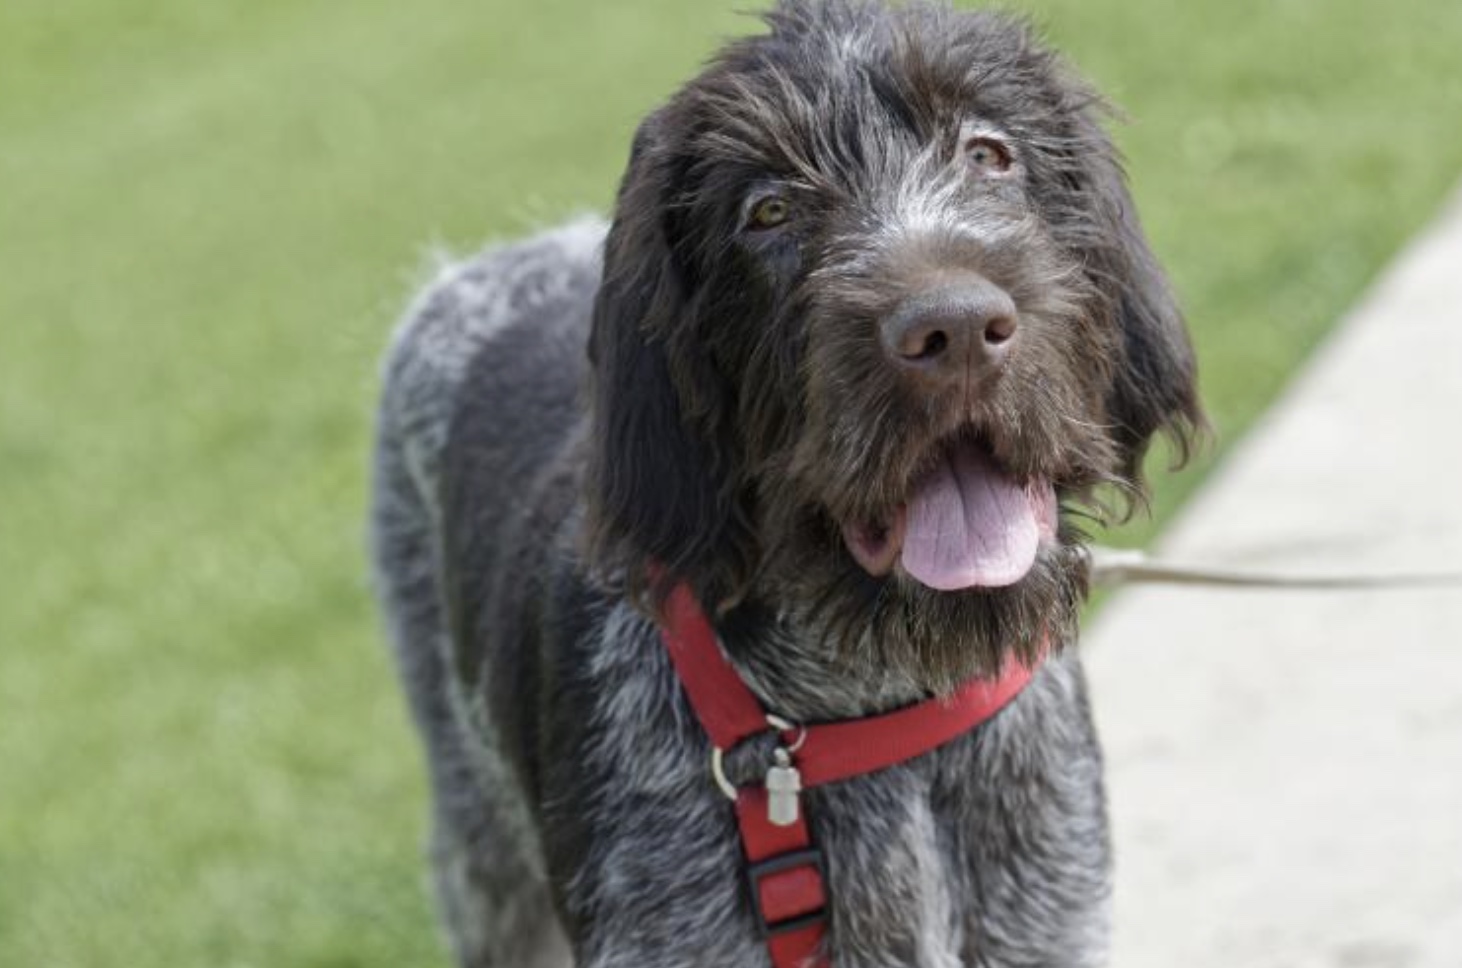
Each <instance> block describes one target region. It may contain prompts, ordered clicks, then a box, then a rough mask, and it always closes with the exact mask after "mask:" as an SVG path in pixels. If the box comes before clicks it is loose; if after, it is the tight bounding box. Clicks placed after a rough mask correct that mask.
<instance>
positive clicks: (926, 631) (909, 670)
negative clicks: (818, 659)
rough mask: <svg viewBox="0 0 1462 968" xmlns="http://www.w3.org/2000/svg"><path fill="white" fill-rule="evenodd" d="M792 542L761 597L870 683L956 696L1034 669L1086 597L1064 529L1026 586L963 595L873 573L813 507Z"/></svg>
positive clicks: (781, 546)
mask: <svg viewBox="0 0 1462 968" xmlns="http://www.w3.org/2000/svg"><path fill="white" fill-rule="evenodd" d="M783 533H784V534H787V533H786V532H783ZM788 537H789V538H790V540H783V541H781V542H779V543H778V544H777V545H776V546H775V547H774V548H772V549H771V550H770V553H769V560H768V561H767V563H766V567H765V568H764V569H763V571H762V576H763V578H762V581H760V582H759V587H758V589H757V592H756V593H755V594H756V597H757V598H758V599H761V600H762V601H763V602H765V603H766V604H768V605H769V606H771V607H772V609H773V610H774V611H775V612H776V613H777V614H778V615H779V616H780V617H781V618H782V621H783V622H784V623H786V625H787V626H789V629H788V631H790V632H791V633H792V635H793V636H794V637H795V639H796V640H798V641H800V642H805V643H809V644H810V645H811V646H812V647H813V648H816V649H818V650H820V651H822V652H823V654H824V655H826V656H827V657H828V658H830V659H832V660H833V661H834V662H835V663H836V665H837V666H838V667H839V668H840V669H841V670H843V671H844V672H845V673H846V674H847V675H850V676H852V677H855V678H857V679H858V680H860V681H863V682H876V681H880V680H885V679H889V678H895V679H898V680H901V681H904V682H908V683H911V684H914V685H915V686H917V687H918V688H920V689H922V690H924V691H927V692H930V693H934V694H948V693H950V692H952V691H953V690H955V689H957V688H958V687H959V686H960V685H961V684H963V683H964V682H966V681H968V680H969V679H971V678H974V677H989V676H992V675H994V674H996V673H998V672H999V670H1000V669H1001V668H1002V667H1003V666H1004V665H1005V663H1007V662H1009V661H1011V660H1018V661H1022V662H1025V663H1027V664H1029V663H1032V662H1034V661H1035V660H1036V659H1037V658H1038V656H1039V655H1040V653H1041V650H1042V649H1043V648H1046V647H1048V646H1049V647H1055V646H1057V645H1059V644H1060V643H1064V642H1067V641H1071V640H1072V638H1073V636H1074V632H1075V626H1076V620H1077V615H1078V611H1079V608H1080V605H1081V602H1082V600H1083V599H1084V598H1085V595H1086V568H1085V564H1084V556H1083V555H1082V553H1081V551H1080V547H1079V544H1078V541H1079V537H1080V536H1079V535H1078V534H1076V533H1075V532H1074V531H1072V530H1070V529H1065V528H1063V529H1062V534H1061V535H1060V536H1059V538H1058V540H1056V541H1054V542H1051V543H1049V544H1046V545H1045V546H1043V547H1042V549H1041V551H1040V554H1039V556H1038V557H1037V559H1036V562H1035V564H1034V565H1033V566H1032V568H1031V569H1030V571H1029V572H1028V573H1027V574H1026V575H1025V576H1024V577H1023V578H1022V579H1021V580H1020V581H1018V582H1016V583H1015V584H1012V585H1009V586H1007V587H1003V588H972V589H966V590H961V591H936V590H934V589H931V588H928V587H925V586H924V585H921V584H920V583H918V582H917V581H915V580H913V579H912V578H910V577H908V576H907V575H903V574H891V575H887V576H883V577H875V576H872V575H869V574H868V573H867V572H866V571H864V570H863V569H862V568H861V567H860V566H859V565H858V564H857V563H856V562H855V561H854V560H853V557H852V556H851V555H850V554H849V553H848V551H847V549H846V547H845V545H844V543H843V540H842V538H841V536H840V535H839V533H838V529H837V526H836V525H835V524H833V523H832V522H831V521H830V520H829V519H828V518H827V516H826V515H825V514H823V513H820V512H817V511H815V510H812V509H806V510H804V512H803V514H802V515H801V521H800V524H799V525H798V526H797V527H796V528H795V530H794V532H793V533H792V534H791V535H788Z"/></svg>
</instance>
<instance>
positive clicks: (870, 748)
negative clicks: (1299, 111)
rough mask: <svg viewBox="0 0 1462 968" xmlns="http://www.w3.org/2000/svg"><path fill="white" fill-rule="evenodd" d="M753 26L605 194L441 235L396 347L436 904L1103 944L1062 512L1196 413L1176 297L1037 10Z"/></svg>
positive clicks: (493, 939) (795, 3) (600, 942)
mask: <svg viewBox="0 0 1462 968" xmlns="http://www.w3.org/2000/svg"><path fill="white" fill-rule="evenodd" d="M766 21H767V25H768V30H767V32H764V33H761V34H758V35H756V36H752V37H749V38H747V39H744V40H740V41H737V42H735V43H732V44H730V45H729V46H727V47H726V48H725V49H724V50H723V51H721V52H720V54H719V55H717V56H716V57H715V59H714V60H713V61H712V62H711V63H710V65H709V66H708V67H707V68H706V69H705V70H704V72H702V73H701V74H700V75H699V76H698V77H696V78H695V79H693V80H692V81H691V82H690V83H689V84H687V85H686V86H685V87H684V88H683V89H681V90H680V91H679V92H677V93H676V94H675V95H674V96H672V97H671V98H670V99H669V101H668V102H666V103H665V104H664V105H663V106H662V107H660V108H659V109H657V110H656V111H654V112H653V113H652V114H651V115H650V116H649V117H648V118H646V119H645V121H644V123H643V124H642V125H641V126H640V129H639V132H638V134H637V135H636V137H635V141H634V145H633V149H632V151H631V154H630V160H629V166H628V170H627V171H626V173H625V176H624V181H623V184H622V187H621V188H620V192H619V196H618V200H617V203H616V206H615V211H614V220H613V222H612V224H610V225H609V226H608V227H607V229H606V227H605V226H603V225H601V224H599V223H597V222H592V221H585V222H579V223H576V224H572V225H568V226H566V227H563V228H560V229H557V230H554V231H549V232H546V233H544V234H541V235H539V236H537V237H534V238H531V239H528V240H526V241H523V242H520V243H517V244H513V245H508V246H504V247H501V248H497V249H493V250H491V251H489V252H486V253H484V254H483V255H481V256H479V257H477V258H474V259H471V260H468V261H466V262H463V263H461V264H458V265H455V266H452V267H450V268H449V269H447V270H446V271H444V272H443V274H442V275H441V277H440V278H439V279H438V280H437V281H436V282H435V283H434V284H432V285H431V286H430V287H429V288H428V289H427V291H426V292H425V293H424V294H423V295H422V296H421V297H420V298H419V300H418V302H417V303H416V305H415V306H414V308H413V309H412V310H411V311H410V314H409V316H408V318H407V320H406V322H405V324H404V325H403V326H402V328H401V330H400V332H399V334H398V335H397V337H396V340H395V344H394V346H393V348H392V350H391V352H390V356H389V359H388V361H387V363H386V367H385V376H386V380H385V383H386V385H385V392H384V403H383V406H382V410H381V415H380V425H379V436H378V448H377V453H376V458H375V492H374V508H373V536H374V550H375V564H376V570H377V576H378V583H379V588H380V594H381V597H382V599H383V600H384V605H385V611H386V615H387V619H388V624H389V627H390V632H391V636H392V638H393V640H394V643H395V651H396V657H397V660H398V663H399V668H400V672H401V677H402V680H403V682H404V684H405V688H406V692H407V695H408V697H409V699H410V703H411V708H412V711H413V713H414V715H415V719H416V723H417V726H418V727H419V729H420V732H421V735H422V738H423V741H424V744H425V747H426V752H427V762H428V766H429V770H430V778H431V786H432V792H433V803H434V807H433V812H432V831H433V832H432V841H431V843H432V847H431V863H432V867H433V871H434V875H435V882H436V890H437V895H438V899H439V902H440V907H441V911H442V916H443V919H444V921H445V923H446V926H447V931H448V934H449V936H450V939H451V942H452V945H453V947H454V950H455V952H456V956H457V959H458V960H459V962H460V963H461V964H462V965H464V966H472V968H527V966H544V968H546V966H550V965H554V966H561V965H568V964H574V965H578V966H581V968H754V966H763V968H765V966H769V965H775V966H777V968H790V966H793V965H802V966H814V965H817V966H829V965H830V966H834V968H893V966H922V968H956V966H982V968H997V966H1000V968H1003V966H1009V968H1014V966H1021V968H1028V966H1087V965H1098V964H1101V963H1103V960H1104V957H1105V948H1106V939H1107V933H1108V924H1107V923H1108V902H1109V899H1110V862H1109V841H1108V834H1107V821H1106V815H1105V808H1104V802H1103V792H1102V764H1101V754H1100V751H1099V748H1098V745H1097V740H1096V737H1095V735H1094V733H1093V729H1092V723H1091V718H1090V714H1089V710H1088V707H1087V699H1086V690H1085V685H1084V682H1083V676H1082V670H1081V666H1080V662H1079V660H1078V658H1077V655H1076V653H1075V650H1074V648H1073V645H1074V642H1075V634H1076V617H1077V609H1078V607H1079V604H1080V603H1081V601H1082V598H1083V596H1084V594H1085V591H1086V583H1085V558H1084V554H1083V551H1082V544H1081V542H1082V535H1081V533H1080V531H1079V530H1078V529H1077V527H1076V526H1075V524H1074V523H1073V521H1072V518H1073V517H1079V516H1080V515H1083V514H1085V515H1090V514H1093V513H1100V510H1101V507H1102V503H1103V502H1101V501H1100V500H1098V499H1097V497H1095V496H1094V492H1095V491H1096V489H1097V488H1098V487H1099V486H1101V485H1108V487H1106V488H1103V489H1102V491H1101V493H1102V494H1108V495H1109V494H1113V493H1115V494H1117V495H1119V496H1124V497H1125V498H1126V499H1127V500H1128V501H1132V500H1140V498H1141V494H1142V489H1143V482H1142V479H1141V470H1140V469H1141V465H1142V457H1143V453H1144V451H1145V450H1146V448H1147V446H1148V444H1149V442H1150V441H1151V439H1152V438H1153V436H1154V435H1155V434H1157V433H1160V432H1166V433H1167V434H1169V435H1170V436H1171V437H1172V438H1173V440H1174V441H1175V443H1176V444H1177V445H1178V448H1179V449H1180V450H1183V449H1186V445H1187V442H1188V440H1189V438H1190V437H1191V436H1192V434H1193V433H1194V431H1195V428H1196V427H1198V426H1199V425H1200V424H1201V421H1202V417H1201V414H1200V411H1199V406H1198V403H1197V400H1196V395H1195V389H1194V365H1193V359H1192V354H1191V350H1190V347H1189V342H1188V338H1187V336H1186V333H1185V331H1184V326H1183V321H1182V318H1181V316H1180V314H1179V312H1178V309H1177V308H1176V306H1175V305H1174V302H1173V298H1172V296H1171V294H1170V292H1169V289H1168V286H1167V283H1166V281H1165V280H1164V277H1163V273H1162V271H1161V269H1160V268H1159V267H1158V265H1157V263H1156V261H1155V260H1154V258H1153V255H1152V253H1151V252H1150V251H1149V249H1148V246H1147V243H1146V241H1145V240H1144V238H1143V234H1142V229H1141V227H1140V225H1139V224H1138V220H1137V214H1136V212H1135V211H1134V210H1133V205H1132V200H1131V198H1130V196H1129V195H1128V191H1127V188H1126V186H1125V183H1124V178H1123V174H1122V171H1121V168H1120V165H1119V162H1118V160H1117V158H1116V154H1115V151H1114V149H1113V147H1112V143H1111V142H1110V140H1109V139H1108V137H1107V135H1106V134H1104V133H1103V130H1102V128H1101V124H1100V122H1101V121H1102V115H1103V113H1104V108H1103V104H1102V102H1101V100H1100V99H1099V98H1098V96H1097V95H1096V94H1094V93H1093V91H1092V90H1091V89H1090V88H1089V87H1087V86H1086V85H1085V84H1083V83H1082V82H1081V81H1080V80H1078V79H1077V78H1076V77H1075V76H1074V75H1073V74H1072V73H1070V71H1069V70H1068V69H1067V68H1066V67H1065V66H1064V65H1063V64H1062V63H1061V61H1060V60H1058V59H1057V58H1056V57H1055V56H1054V55H1053V54H1052V53H1051V52H1050V51H1048V50H1047V49H1045V48H1044V47H1042V46H1041V45H1040V44H1039V43H1038V42H1037V41H1036V40H1035V39H1034V38H1033V37H1032V35H1031V33H1030V32H1029V30H1028V29H1026V28H1025V27H1024V26H1023V25H1021V24H1019V23H1016V22H1012V21H1011V20H1010V19H1008V18H1006V17H1004V16H1001V15H998V14H993V13H988V12H979V13H970V12H957V11H954V10H951V9H949V8H947V7H944V6H939V5H933V4H915V5H910V6H905V7H896V8H892V9H890V8H889V7H886V6H883V5H880V4H876V3H865V2H856V0H827V2H812V0H807V2H802V0H789V2H784V3H782V4H781V5H780V6H778V7H777V8H776V10H775V11H774V12H772V13H770V14H769V15H768V16H767V18H766ZM1106 503H1108V504H1110V503H1113V502H1111V501H1110V500H1108V501H1107V502H1106ZM1117 503H1121V502H1120V499H1119V501H1118V502H1117Z"/></svg>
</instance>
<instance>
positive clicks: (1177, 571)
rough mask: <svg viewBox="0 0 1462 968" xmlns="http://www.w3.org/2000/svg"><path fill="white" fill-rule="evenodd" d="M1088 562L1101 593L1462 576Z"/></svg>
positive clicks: (1109, 552) (1111, 554)
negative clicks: (1151, 588) (1120, 588)
mask: <svg viewBox="0 0 1462 968" xmlns="http://www.w3.org/2000/svg"><path fill="white" fill-rule="evenodd" d="M1087 559H1088V561H1089V562H1090V568H1091V581H1092V584H1094V585H1097V586H1100V587H1103V588H1111V587H1115V586H1117V585H1133V584H1143V585H1212V586H1217V587H1224V588H1281V589H1284V588H1287V589H1308V590H1314V591H1324V590H1336V589H1401V588H1454V587H1462V572H1427V573H1406V572H1398V573H1393V574H1359V573H1351V574H1333V575H1316V574H1305V575H1301V574H1289V573H1279V572H1264V571H1253V570H1249V569H1229V568H1212V567H1207V566H1204V565H1191V564H1184V563H1178V562H1171V561H1162V560H1157V559H1153V558H1149V557H1148V556H1147V554H1146V553H1145V552H1142V551H1139V550H1137V549H1135V548H1103V547H1093V548H1088V549H1087Z"/></svg>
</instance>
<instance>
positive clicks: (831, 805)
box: [574, 619, 973, 968]
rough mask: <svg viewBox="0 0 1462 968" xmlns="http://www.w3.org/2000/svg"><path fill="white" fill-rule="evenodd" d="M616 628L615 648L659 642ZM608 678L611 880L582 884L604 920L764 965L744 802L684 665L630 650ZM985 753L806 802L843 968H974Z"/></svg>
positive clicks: (618, 652) (954, 751)
mask: <svg viewBox="0 0 1462 968" xmlns="http://www.w3.org/2000/svg"><path fill="white" fill-rule="evenodd" d="M615 626H616V621H615V620H614V619H611V622H610V624H609V627H608V629H607V631H608V632H609V633H610V634H609V635H608V636H607V638H608V639H610V640H613V639H616V638H619V637H620V636H630V635H633V636H634V637H636V638H638V635H639V634H641V633H642V632H643V631H644V628H643V626H639V625H638V623H635V622H632V621H631V622H629V623H628V624H627V625H626V627H624V628H622V629H616V627H615ZM620 641H621V644H623V640H622V639H620ZM636 653H638V655H639V656H640V658H639V660H638V661H630V660H629V658H628V657H629V656H631V655H634V654H636ZM593 673H594V676H595V681H596V697H595V700H594V703H593V705H594V714H593V716H592V719H593V722H594V724H595V726H596V728H595V730H594V737H595V739H594V749H593V751H592V752H593V756H594V759H595V760H596V761H597V762H596V763H595V764H593V765H592V766H591V767H590V768H589V769H588V771H587V775H592V776H597V777H599V778H602V781H603V782H602V785H600V788H599V789H597V790H595V791H593V792H592V793H591V794H590V796H591V797H592V799H593V802H594V804H595V811H594V812H595V814H596V816H597V818H598V822H597V823H596V825H595V826H596V830H595V835H594V836H595V838H596V839H597V840H598V841H599V845H598V849H597V850H596V852H595V857H594V861H593V863H594V864H595V867H596V869H594V870H584V871H579V872H576V874H577V876H575V878H574V883H575V885H576V887H578V888H580V893H581V896H580V898H579V902H580V903H582V904H583V905H584V906H585V908H586V909H593V910H595V911H597V912H600V914H601V916H602V912H603V911H604V910H605V909H606V907H609V908H613V909H617V910H620V911H622V912H623V916H624V917H625V918H626V919H632V920H627V921H626V922H625V923H635V924H637V925H650V927H648V928H641V930H647V931H650V932H652V933H653V934H657V935H658V934H661V933H663V935H664V939H663V940H664V941H665V942H666V943H667V944H670V945H671V947H672V948H673V947H674V946H675V944H676V943H677V942H676V939H679V943H683V939H685V938H687V937H695V938H701V939H707V940H706V946H707V947H705V948H703V949H702V950H701V951H700V952H699V957H700V958H701V959H703V960H699V961H696V962H695V963H696V964H700V965H711V964H717V965H718V964H728V965H729V964H738V965H744V964H761V963H762V960H763V959H764V958H765V948H764V947H763V946H762V943H761V941H760V940H759V939H758V938H757V935H756V929H755V927H754V923H753V914H752V910H751V905H750V904H749V901H748V890H747V887H746V881H745V878H746V874H745V864H744V861H743V858H742V853H741V851H742V847H741V840H740V838H739V835H738V832H737V827H736V822H735V817H734V811H733V807H732V803H731V801H730V800H729V799H727V798H726V797H725V796H724V795H723V794H722V793H721V792H720V791H719V790H718V789H717V788H716V786H715V784H714V782H713V780H712V776H711V763H710V748H709V745H708V743H707V741H706V739H705V737H704V735H703V734H702V733H701V731H700V728H699V726H698V724H697V723H696V721H695V718H694V716H693V715H692V714H691V712H690V710H689V709H688V707H687V706H686V704H685V701H684V697H683V695H682V694H681V693H680V690H679V687H678V685H677V683H676V681H675V679H674V677H673V673H672V672H671V670H670V668H669V665H668V663H663V664H662V663H661V662H660V660H659V659H657V658H656V657H655V653H654V650H650V651H649V652H645V651H641V650H639V649H635V648H615V649H609V650H607V651H606V652H605V653H602V654H601V655H600V656H599V657H597V659H596V662H595V663H594V669H593ZM969 745H970V744H969V742H968V741H967V738H962V739H961V740H959V741H956V742H955V743H953V744H951V745H950V747H948V748H945V749H941V750H939V751H936V752H935V753H933V754H930V755H928V756H926V757H922V758H920V759H919V760H918V761H916V762H912V763H907V764H901V765H898V766H894V767H890V768H888V769H885V770H881V771H879V772H878V773H876V774H872V775H868V776H862V777H858V778H855V779H851V780H848V781H845V782H840V783H837V784H834V785H830V786H827V787H821V788H818V789H817V790H813V791H809V792H808V793H806V794H804V795H803V798H802V805H803V808H804V809H805V810H806V811H807V812H808V817H809V821H810V824H811V829H812V836H813V840H814V844H815V846H816V847H817V849H818V850H819V851H821V853H822V855H823V858H824V863H825V869H826V876H827V890H828V895H829V909H830V910H829V913H830V921H831V924H832V925H833V930H832V931H831V932H830V935H829V939H830V943H831V945H832V947H833V951H834V955H835V957H834V960H833V964H834V965H835V966H836V968H857V966H862V965H868V966H872V965H879V966H882V968H889V966H895V965H909V966H913V965H918V966H925V968H956V966H959V965H962V964H965V961H964V960H963V959H962V951H963V949H964V948H965V947H966V938H967V935H968V933H969V932H968V928H967V920H968V918H967V914H968V907H969V901H970V898H971V895H972V893H973V887H972V881H971V871H970V869H969V868H970V864H971V859H970V858H969V856H968V853H969V852H968V851H967V850H966V849H965V846H964V844H963V837H962V835H961V831H960V827H961V817H960V812H961V811H960V797H959V796H956V795H954V793H955V791H957V789H958V787H959V786H960V782H958V780H957V777H958V774H959V773H960V772H961V771H967V770H968V769H969V767H970V763H969V760H970V757H971V755H972V754H971V752H970V750H969V749H968V747H969ZM596 785H599V784H597V783H596Z"/></svg>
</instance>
